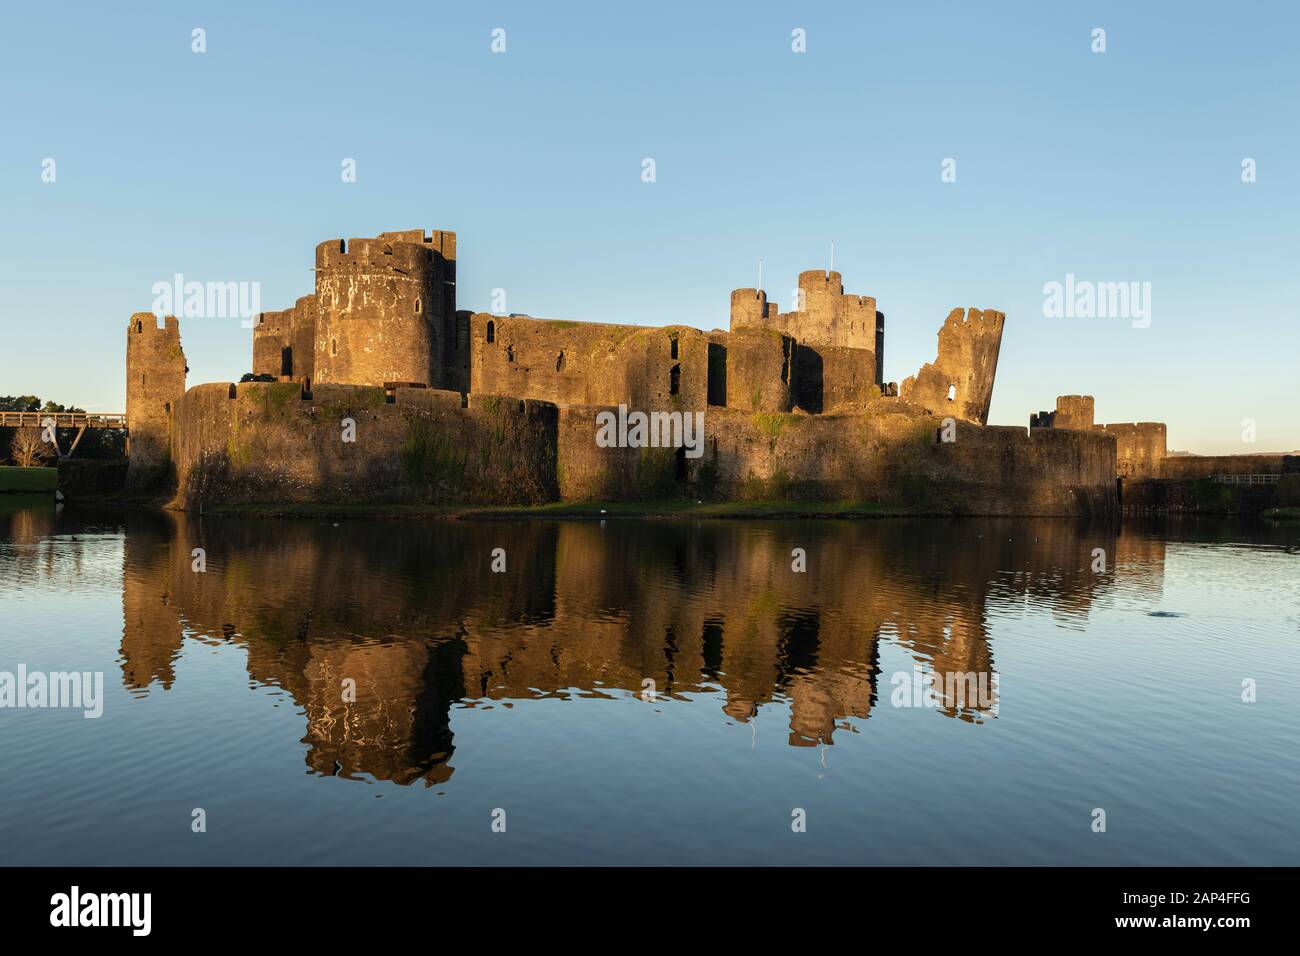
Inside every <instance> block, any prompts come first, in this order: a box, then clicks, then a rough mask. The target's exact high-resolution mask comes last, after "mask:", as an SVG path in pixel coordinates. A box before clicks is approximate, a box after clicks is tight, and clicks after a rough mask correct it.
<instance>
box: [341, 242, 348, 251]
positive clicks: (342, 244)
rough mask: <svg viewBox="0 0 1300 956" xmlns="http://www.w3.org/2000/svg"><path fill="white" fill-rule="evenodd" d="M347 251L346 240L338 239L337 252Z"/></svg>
mask: <svg viewBox="0 0 1300 956" xmlns="http://www.w3.org/2000/svg"><path fill="white" fill-rule="evenodd" d="M347 251H348V241H347V240H346V239H340V240H339V252H347Z"/></svg>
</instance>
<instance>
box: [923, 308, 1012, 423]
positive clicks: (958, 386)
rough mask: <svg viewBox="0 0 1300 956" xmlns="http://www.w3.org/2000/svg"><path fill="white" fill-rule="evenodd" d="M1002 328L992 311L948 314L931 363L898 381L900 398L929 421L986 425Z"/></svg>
mask: <svg viewBox="0 0 1300 956" xmlns="http://www.w3.org/2000/svg"><path fill="white" fill-rule="evenodd" d="M1005 323H1006V316H1005V315H1004V314H1003V313H1001V312H998V311H996V310H994V309H984V310H981V309H975V308H970V309H966V310H965V311H963V310H962V309H953V310H952V311H951V312H949V313H948V318H947V319H945V320H944V323H943V325H942V326H941V327H940V329H939V350H938V353H937V355H936V357H935V360H934V361H933V362H929V363H926V364H925V365H923V366H922V367H921V370H920V371H919V372H917V373H916V375H913V376H911V377H910V378H907V379H905V380H904V381H903V387H902V389H901V392H900V394H901V396H902V397H903V398H904V399H905V400H907V401H910V402H912V403H914V404H916V405H919V406H921V407H922V408H924V409H925V410H926V411H927V412H929V413H930V414H933V415H952V417H954V418H959V419H964V420H965V421H970V422H978V423H979V424H981V425H985V424H988V418H989V404H990V403H991V401H992V399H993V381H994V379H995V377H996V375H997V369H998V354H999V352H1000V351H1001V349H1002V328H1003V325H1004V324H1005Z"/></svg>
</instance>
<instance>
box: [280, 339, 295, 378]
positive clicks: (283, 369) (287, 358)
mask: <svg viewBox="0 0 1300 956" xmlns="http://www.w3.org/2000/svg"><path fill="white" fill-rule="evenodd" d="M280 374H281V375H293V346H291V345H286V346H285V347H284V348H282V349H280Z"/></svg>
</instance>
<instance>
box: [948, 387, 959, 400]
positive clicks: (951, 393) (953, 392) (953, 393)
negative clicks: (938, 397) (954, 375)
mask: <svg viewBox="0 0 1300 956" xmlns="http://www.w3.org/2000/svg"><path fill="white" fill-rule="evenodd" d="M956 398H957V386H956V385H949V386H948V401H950V402H951V401H955V400H956Z"/></svg>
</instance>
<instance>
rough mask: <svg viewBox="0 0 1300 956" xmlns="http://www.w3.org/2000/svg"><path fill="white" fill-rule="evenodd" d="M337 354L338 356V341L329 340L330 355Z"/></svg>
mask: <svg viewBox="0 0 1300 956" xmlns="http://www.w3.org/2000/svg"><path fill="white" fill-rule="evenodd" d="M338 354H339V343H338V339H330V355H338Z"/></svg>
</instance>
